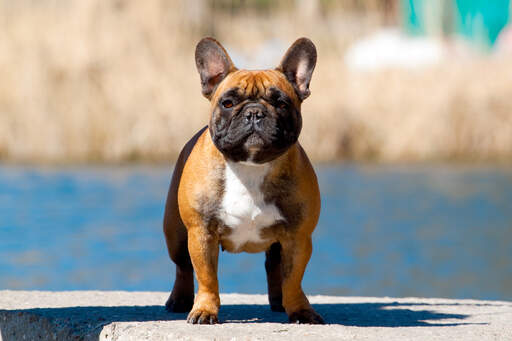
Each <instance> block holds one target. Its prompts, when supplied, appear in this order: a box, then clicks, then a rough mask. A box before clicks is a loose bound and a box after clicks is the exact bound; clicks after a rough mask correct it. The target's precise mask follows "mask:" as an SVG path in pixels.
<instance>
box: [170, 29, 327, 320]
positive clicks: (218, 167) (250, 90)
mask: <svg viewBox="0 0 512 341" xmlns="http://www.w3.org/2000/svg"><path fill="white" fill-rule="evenodd" d="M196 64H197V68H198V71H199V74H200V77H201V84H202V92H203V94H204V96H205V97H206V98H208V99H209V100H210V102H211V119H210V123H209V125H208V126H207V127H204V128H203V129H201V130H200V131H199V132H198V133H197V134H196V135H195V136H194V137H193V138H192V139H191V140H190V141H189V142H188V143H187V144H186V145H185V147H184V148H183V150H182V152H181V154H180V156H179V159H178V162H177V164H176V168H175V170H174V174H173V177H172V180H171V186H170V189H169V194H168V197H167V203H166V210H165V217H164V232H165V237H166V242H167V247H168V250H169V255H170V257H171V259H172V260H173V261H174V262H175V263H176V280H175V283H174V287H173V290H172V293H171V295H170V297H169V300H168V301H167V303H166V307H167V309H168V310H169V311H175V312H183V311H189V310H191V311H190V313H189V316H188V321H189V322H190V323H215V322H217V315H218V310H219V306H220V299H219V292H218V291H219V289H218V281H217V265H218V253H219V247H221V248H222V249H223V250H226V251H229V252H263V251H264V252H265V253H266V261H265V269H266V271H267V284H268V295H269V302H270V306H271V308H272V310H274V311H286V313H287V314H288V316H289V319H290V321H291V322H301V323H323V320H322V318H321V317H320V316H319V315H318V314H317V313H316V312H315V311H314V310H313V308H312V307H311V305H310V304H309V302H308V300H307V298H306V296H305V295H304V292H303V291H302V287H301V282H302V277H303V275H304V271H305V269H306V265H307V263H308V261H309V258H310V256H311V252H312V245H311V234H312V232H313V230H314V229H315V226H316V223H317V221H318V216H319V213H320V194H319V191H318V184H317V180H316V176H315V173H314V171H313V168H312V166H311V164H310V162H309V160H308V158H307V156H306V154H305V152H304V150H303V149H302V147H301V146H300V144H299V143H298V141H297V139H298V136H299V134H300V131H301V128H302V118H301V112H300V105H301V103H302V101H303V100H304V99H305V98H306V97H307V96H308V95H309V82H310V80H311V75H312V73H313V69H314V67H315V64H316V49H315V47H314V45H313V43H312V42H311V41H310V40H308V39H306V38H301V39H299V40H297V41H296V42H295V43H294V44H293V45H292V46H291V47H290V49H289V50H288V51H287V52H286V54H285V56H284V58H283V60H282V61H281V64H280V65H279V66H278V67H277V68H276V69H274V70H263V71H247V70H238V69H237V68H236V67H235V66H234V65H233V63H232V62H231V59H230V58H229V56H228V54H227V53H226V51H225V50H224V48H223V47H222V46H221V45H220V44H219V43H218V42H217V41H215V40H214V39H212V38H205V39H203V40H201V42H199V44H198V46H197V49H196ZM194 271H195V273H196V277H197V282H198V284H199V289H198V292H197V295H196V296H195V300H194V279H193V273H194Z"/></svg>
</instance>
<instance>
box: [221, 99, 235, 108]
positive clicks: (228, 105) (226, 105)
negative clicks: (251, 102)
mask: <svg viewBox="0 0 512 341" xmlns="http://www.w3.org/2000/svg"><path fill="white" fill-rule="evenodd" d="M221 104H222V106H223V107H224V108H228V109H229V108H231V107H232V106H233V101H230V100H229V99H226V100H223V101H222V103H221Z"/></svg>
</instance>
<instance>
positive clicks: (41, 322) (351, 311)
mask: <svg viewBox="0 0 512 341" xmlns="http://www.w3.org/2000/svg"><path fill="white" fill-rule="evenodd" d="M167 296H168V293H164V292H120V291H68V292H47V291H9V290H5V291H0V340H3V341H10V340H98V339H100V340H212V339H215V340H233V339H234V340H238V339H241V340H261V339H264V340H289V339H293V338H300V340H301V341H303V340H320V339H322V340H325V339H327V340H328V339H332V340H344V339H347V340H348V339H350V340H381V339H389V340H410V339H415V340H451V339H464V340H512V327H511V321H512V302H504V301H477V300H452V299H425V298H387V297H386V298H378V297H337V296H310V301H311V303H312V304H313V305H314V306H315V309H316V310H317V311H318V312H319V313H320V314H322V315H323V317H324V318H325V320H326V322H327V323H328V324H327V325H323V326H310V325H295V324H288V323H286V321H287V317H286V315H285V314H284V313H273V312H271V311H270V309H269V307H268V305H267V298H266V296H265V295H240V294H223V295H221V301H222V307H221V311H220V314H219V319H220V321H221V322H222V323H221V324H218V325H214V326H198V325H189V324H187V323H186V322H185V318H186V314H169V313H167V312H166V311H165V310H164V308H163V303H164V302H165V300H166V299H167Z"/></svg>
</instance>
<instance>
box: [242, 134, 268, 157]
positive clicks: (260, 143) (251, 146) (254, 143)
mask: <svg viewBox="0 0 512 341" xmlns="http://www.w3.org/2000/svg"><path fill="white" fill-rule="evenodd" d="M244 147H245V149H246V150H247V151H249V152H257V151H259V150H261V149H262V148H264V147H265V141H264V140H263V138H262V137H261V135H260V134H259V133H258V132H257V131H255V130H254V129H253V131H252V132H251V134H250V135H249V136H248V137H247V139H246V140H245V142H244Z"/></svg>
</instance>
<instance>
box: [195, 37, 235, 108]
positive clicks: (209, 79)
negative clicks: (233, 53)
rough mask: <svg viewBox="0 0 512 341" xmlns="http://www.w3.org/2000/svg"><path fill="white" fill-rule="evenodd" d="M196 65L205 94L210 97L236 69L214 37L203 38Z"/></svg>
mask: <svg viewBox="0 0 512 341" xmlns="http://www.w3.org/2000/svg"><path fill="white" fill-rule="evenodd" d="M196 66H197V71H199V75H200V76H201V87H202V92H203V95H204V96H205V97H206V98H208V99H210V98H211V96H212V94H213V92H214V91H215V88H217V85H219V83H220V82H221V81H222V80H223V79H224V78H226V76H227V75H228V74H229V73H230V72H233V71H235V70H236V67H235V66H234V65H233V62H232V61H231V58H229V55H228V54H227V52H226V50H225V49H224V47H222V45H221V44H220V43H219V42H218V41H217V40H215V39H213V38H210V37H208V38H203V39H201V41H200V42H199V43H198V44H197V47H196Z"/></svg>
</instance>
